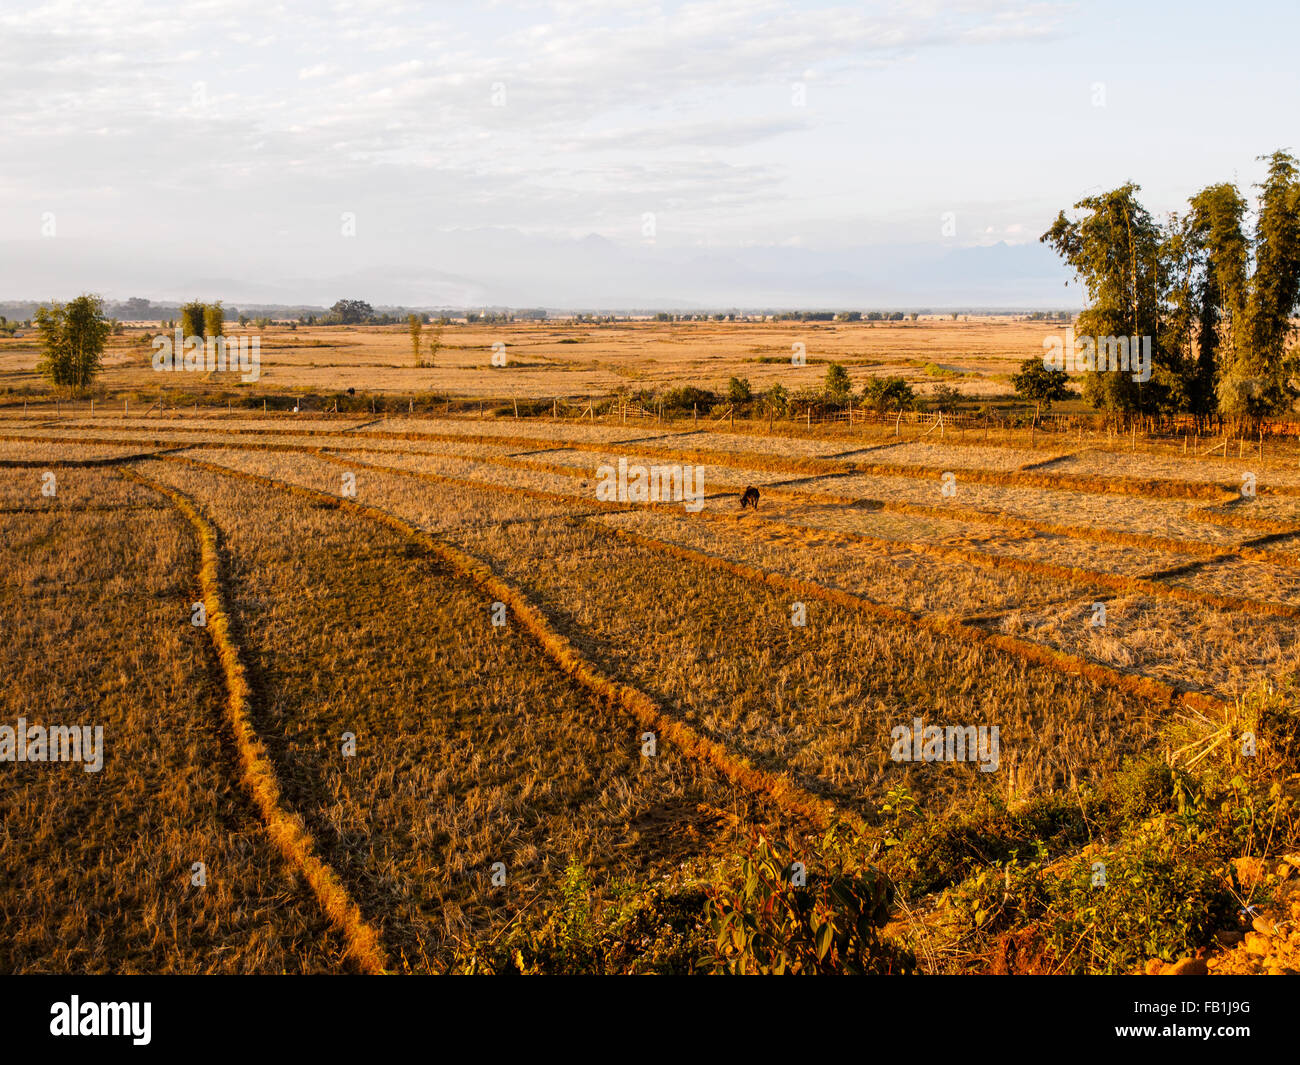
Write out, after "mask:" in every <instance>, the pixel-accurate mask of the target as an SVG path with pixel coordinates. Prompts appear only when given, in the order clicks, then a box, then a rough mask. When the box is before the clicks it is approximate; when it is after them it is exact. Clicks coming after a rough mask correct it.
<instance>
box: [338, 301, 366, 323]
mask: <svg viewBox="0 0 1300 1065" xmlns="http://www.w3.org/2000/svg"><path fill="white" fill-rule="evenodd" d="M330 310H331V311H332V312H333V313H334V314H335V315H336V316H337V318H338V320H339V321H340V322H342V323H343V324H344V325H359V324H361V323H362V322H368V321H369V320H370V319H371V318H373V317H374V316H375V309H374V308H373V307H372V306H370V304H368V303H367V302H366V301H365V300H339V301H338V302H336V303H335V304H334V306H333V307H331V308H330Z"/></svg>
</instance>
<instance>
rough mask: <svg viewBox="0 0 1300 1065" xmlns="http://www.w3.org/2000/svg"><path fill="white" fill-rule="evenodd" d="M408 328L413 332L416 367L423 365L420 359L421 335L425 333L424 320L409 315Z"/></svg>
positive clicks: (412, 345) (416, 315) (415, 315)
mask: <svg viewBox="0 0 1300 1065" xmlns="http://www.w3.org/2000/svg"><path fill="white" fill-rule="evenodd" d="M406 324H407V327H408V328H409V329H410V331H411V352H412V354H413V355H414V356H415V365H416V366H421V365H423V360H422V359H421V358H420V334H421V333H422V332H424V320H423V319H422V318H421V317H420V316H419V315H418V314H408V315H407V316H406Z"/></svg>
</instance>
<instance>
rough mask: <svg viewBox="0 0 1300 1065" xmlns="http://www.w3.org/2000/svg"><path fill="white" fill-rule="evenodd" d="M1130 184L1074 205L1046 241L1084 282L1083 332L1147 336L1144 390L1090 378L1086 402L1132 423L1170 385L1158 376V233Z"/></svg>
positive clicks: (1129, 379) (1118, 379) (1108, 377)
mask: <svg viewBox="0 0 1300 1065" xmlns="http://www.w3.org/2000/svg"><path fill="white" fill-rule="evenodd" d="M1137 192H1138V186H1137V185H1134V184H1132V183H1131V182H1130V183H1129V184H1126V185H1122V186H1120V187H1119V188H1117V189H1113V190H1111V191H1110V192H1104V193H1101V194H1100V195H1097V196H1089V197H1087V198H1086V199H1083V200H1080V201H1079V202H1078V203H1076V204H1075V205H1074V207H1075V210H1077V211H1082V212H1083V215H1082V217H1080V218H1079V219H1077V220H1072V219H1070V218H1067V217H1066V214H1065V212H1064V211H1062V212H1060V214H1059V215H1058V216H1057V219H1056V221H1055V222H1054V223H1053V224H1052V227H1051V228H1050V229H1049V230H1048V231H1047V232H1046V233H1044V234H1043V236H1042V238H1041V239H1042V241H1043V242H1044V243H1047V244H1050V245H1051V246H1052V247H1054V248H1055V249H1056V251H1057V253H1058V254H1060V256H1061V257H1062V258H1063V259H1064V260H1065V261H1066V263H1067V264H1068V265H1069V266H1070V267H1072V268H1073V269H1074V271H1075V273H1076V274H1077V275H1078V277H1079V278H1080V279H1081V280H1082V281H1083V283H1084V286H1085V287H1086V288H1087V291H1088V298H1089V300H1090V301H1091V305H1090V306H1089V308H1088V309H1087V310H1086V311H1084V312H1083V313H1082V314H1080V315H1079V323H1078V326H1079V330H1078V331H1079V332H1080V333H1081V334H1084V335H1087V336H1095V337H1118V336H1136V337H1139V338H1140V337H1144V336H1149V337H1151V338H1152V347H1153V361H1154V362H1155V366H1154V367H1153V371H1154V372H1153V378H1152V380H1151V381H1150V382H1147V383H1146V384H1143V383H1142V382H1138V381H1134V380H1133V375H1131V374H1127V373H1089V374H1087V375H1086V377H1085V378H1084V396H1085V397H1086V398H1087V400H1088V402H1089V403H1090V404H1091V405H1092V406H1093V407H1097V408H1100V409H1104V410H1107V411H1110V412H1113V413H1114V414H1116V415H1117V416H1120V417H1127V416H1129V415H1131V414H1134V413H1137V412H1139V411H1150V410H1154V409H1155V408H1156V407H1157V405H1158V391H1159V389H1160V388H1162V387H1167V385H1168V372H1167V370H1166V372H1165V373H1161V372H1160V371H1161V366H1160V361H1161V360H1160V356H1161V348H1160V343H1159V337H1160V299H1159V293H1158V290H1157V276H1156V273H1157V270H1158V267H1159V255H1160V250H1161V243H1162V233H1161V230H1160V227H1159V226H1158V225H1157V224H1156V222H1155V221H1154V219H1152V217H1151V215H1150V213H1149V212H1148V211H1147V210H1146V208H1145V207H1143V206H1142V205H1141V204H1140V203H1138V201H1137V195H1136V194H1137Z"/></svg>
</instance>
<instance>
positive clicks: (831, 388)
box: [825, 362, 853, 403]
mask: <svg viewBox="0 0 1300 1065" xmlns="http://www.w3.org/2000/svg"><path fill="white" fill-rule="evenodd" d="M825 388H826V398H827V399H829V400H830V401H831V402H832V403H847V402H848V399H849V396H851V395H852V394H853V382H852V381H850V380H849V372H848V370H846V369H844V367H843V366H841V365H840V364H839V363H838V362H833V363H831V364H830V365H829V366H827V367H826V384H825Z"/></svg>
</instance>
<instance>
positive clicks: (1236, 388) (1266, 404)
mask: <svg viewBox="0 0 1300 1065" xmlns="http://www.w3.org/2000/svg"><path fill="white" fill-rule="evenodd" d="M1268 160H1269V166H1268V176H1267V177H1266V178H1265V179H1264V183H1263V185H1261V186H1260V197H1259V214H1258V219H1257V221H1256V224H1255V245H1254V252H1255V272H1254V274H1253V275H1252V277H1251V285H1250V295H1249V297H1248V299H1247V303H1246V318H1247V323H1248V324H1247V335H1248V337H1249V341H1248V343H1247V344H1245V345H1237V346H1236V347H1235V348H1234V350H1233V351H1232V352H1231V355H1230V357H1228V358H1226V359H1223V360H1221V367H1222V368H1221V372H1220V375H1219V382H1218V393H1219V413H1220V414H1221V415H1223V416H1224V417H1225V418H1227V419H1229V420H1231V421H1234V422H1237V423H1242V422H1248V423H1250V424H1252V425H1253V424H1257V423H1258V422H1259V420H1260V419H1261V418H1264V417H1268V416H1274V415H1279V414H1283V413H1285V412H1287V411H1288V410H1290V409H1291V406H1292V404H1293V403H1294V402H1295V397H1296V394H1297V393H1296V390H1295V388H1294V386H1293V383H1292V382H1293V381H1294V379H1295V377H1296V374H1297V371H1298V370H1300V356H1298V355H1297V353H1296V352H1295V351H1294V350H1293V349H1292V347H1291V344H1290V341H1291V337H1292V335H1293V333H1294V328H1295V327H1294V325H1293V323H1292V317H1293V316H1294V315H1295V313H1296V311H1297V309H1300V180H1297V162H1296V159H1295V157H1294V156H1292V155H1289V154H1288V153H1287V152H1281V151H1279V152H1274V153H1273V154H1272V155H1271V156H1269V157H1268Z"/></svg>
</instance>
